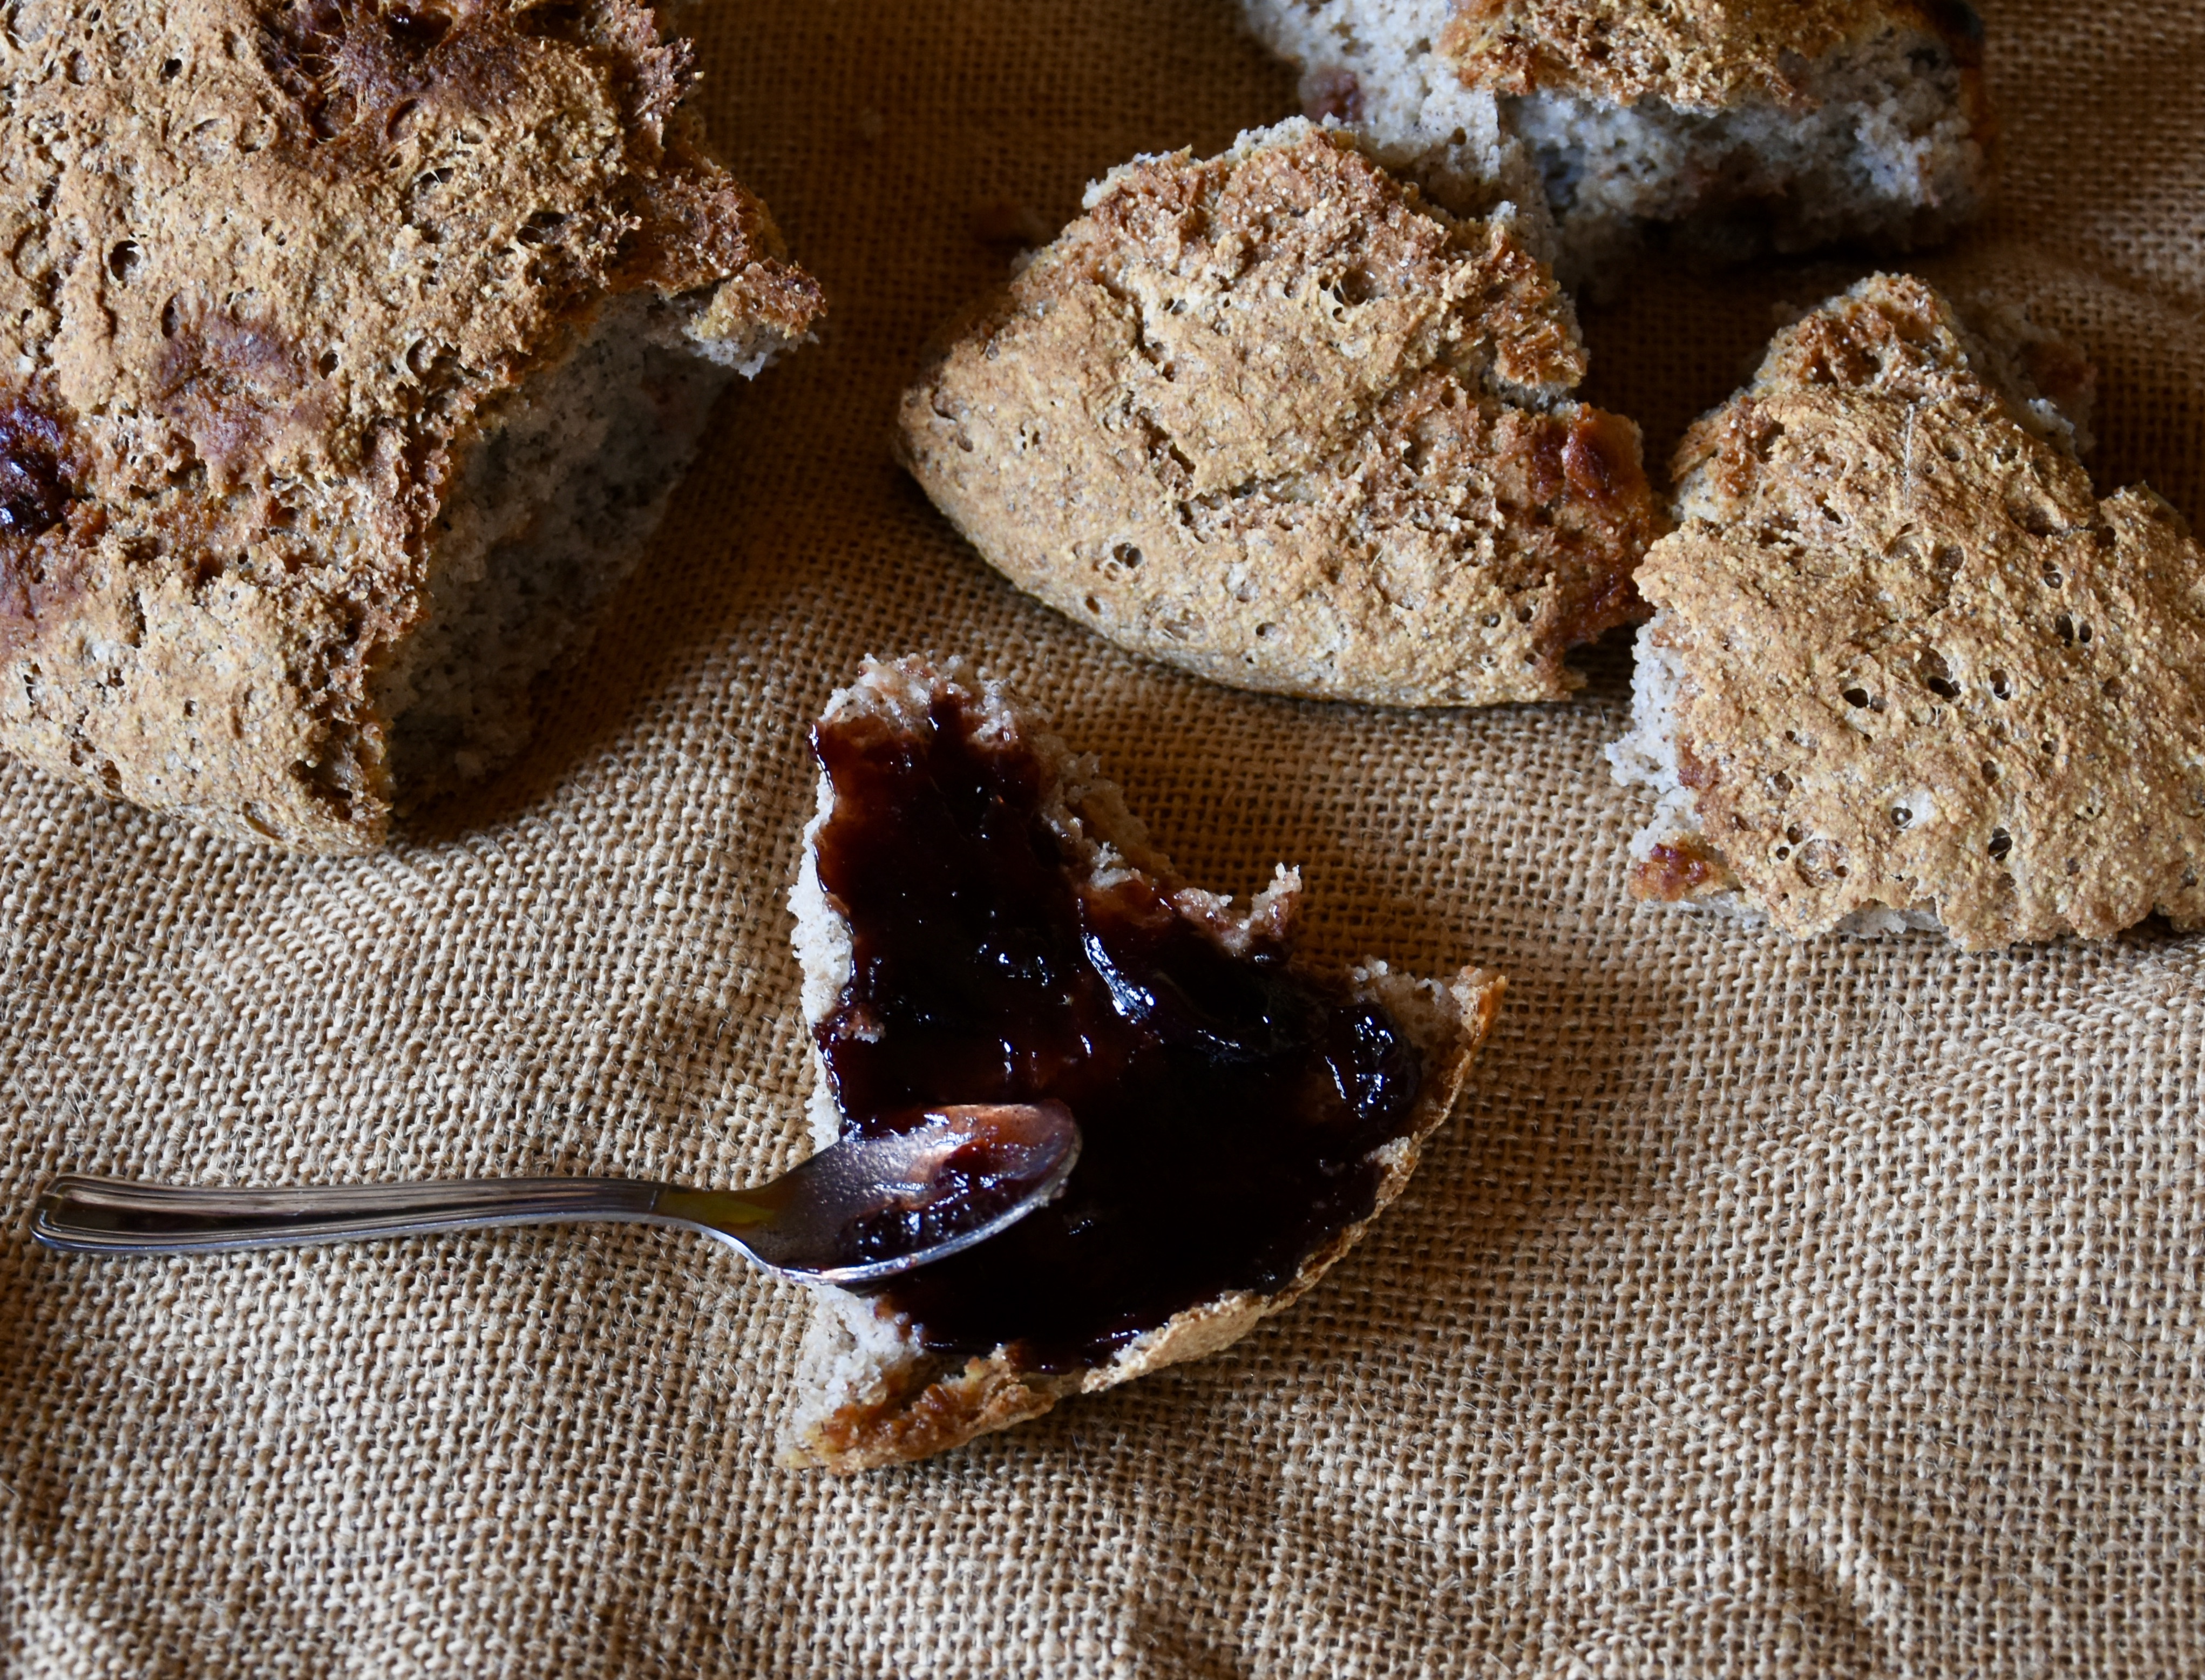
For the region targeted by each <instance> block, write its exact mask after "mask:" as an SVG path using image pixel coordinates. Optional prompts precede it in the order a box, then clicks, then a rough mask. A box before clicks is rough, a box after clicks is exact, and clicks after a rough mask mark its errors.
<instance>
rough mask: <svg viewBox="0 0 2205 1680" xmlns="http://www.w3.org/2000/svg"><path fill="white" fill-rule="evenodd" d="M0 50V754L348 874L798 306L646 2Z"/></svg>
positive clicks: (57, 30)
mask: <svg viewBox="0 0 2205 1680" xmlns="http://www.w3.org/2000/svg"><path fill="white" fill-rule="evenodd" d="M7 78H8V91H7V99H8V116H7V118H6V121H5V123H4V126H0V147H4V148H5V171H6V173H7V175H8V177H9V179H10V180H11V181H13V182H15V186H16V190H15V192H14V193H13V194H11V196H10V199H9V205H10V208H9V210H8V211H7V212H6V218H7V229H8V230H7V241H8V247H9V250H10V251H12V252H13V253H15V255H14V259H13V261H12V262H11V264H10V265H9V266H8V267H7V268H6V269H5V270H3V271H0V299H4V307H0V378H4V380H5V389H4V390H0V748H5V749H6V750H8V751H9V752H12V753H15V754H19V755H21V757H24V758H27V759H28V760H32V761H33V762H35V763H37V764H39V765H40V766H44V767H45V768H46V769H48V770H50V771H53V772H55V773H56V774H58V775H61V776H62V777H67V778H68V779H69V780H71V781H74V782H76V783H80V784H81V785H83V786H86V787H88V788H91V789H95V790H100V791H104V792H108V793H111V794H115V795H120V796H122V797H124V798H127V799H131V800H134V801H138V802H139V803H140V804H144V805H147V806H151V807H155V808H157V809H162V810H170V811H175V812H177V813H181V814H183V815H186V816H187V817H189V818H191V819H193V820H196V821H198V822H200V823H203V824H205V825H207V826H208V827H210V828H212V829H215V830H217V831H220V832H222V833H224V834H227V835H231V836H235V837H241V838H247V839H261V840H269V841H274V842H276V843H281V844H282V845H286V846H289V847H295V848H299V849H306V850H311V851H326V852H342V851H355V850H359V849H364V848H367V847H371V846H373V845H375V844H376V843H378V842H379V841H380V840H381V839H382V838H383V835H384V833H385V831H386V826H387V824H388V821H389V813H390V809H391V806H392V803H393V801H394V799H395V798H399V797H401V796H405V795H419V794H420V793H423V792H425V791H433V790H434V789H435V788H436V787H437V785H440V784H441V783H445V782H448V781H449V780H450V779H453V778H455V777H464V776H465V775H467V773H469V772H470V771H480V770H481V769H482V768H483V767H484V766H485V765H486V764H487V763H488V762H490V760H494V759H496V757H498V756H500V755H502V754H506V753H508V752H509V751H510V750H512V748H514V746H516V745H517V744H518V742H519V740H520V736H521V735H522V734H523V733H524V732H525V729H526V719H525V718H522V717H520V716H519V715H517V714H518V713H519V712H520V702H521V698H522V695H523V694H524V692H525V690H526V688H527V686H528V683H529V681H530V679H532V677H533V676H535V675H536V674H537V673H538V672H539V671H540V670H543V669H544V667H545V666H546V665H547V664H549V663H550V661H551V660H552V659H553V658H555V657H556V656H557V655H558V653H559V652H560V651H561V650H562V648H564V647H567V646H571V644H572V642H573V640H574V638H575V636H576V635H577V634H579V631H580V630H581V629H582V628H583V627H584V626H585V624H586V623H587V621H588V618H589V615H590V611H591V608H592V607H593V606H594V605H596V604H597V601H598V600H599V599H602V597H603V595H604V594H605V593H607V592H608V591H609V588H610V587H611V586H612V584H613V583H614V582H615V581H617V580H618V578H619V577H620V576H621V575H622V574H623V573H624V572H625V570H626V569H627V568H628V567H629V566H630V565H632V564H633V561H634V559H635V557H636V555H637V553H638V552H639V547H640V544H641V541H642V539H644V538H645V537H646V536H647V535H648V533H649V529H650V527H651V523H652V521H654V520H655V518H656V517H657V512H658V511H659V509H660V507H661V506H662V505H663V499H664V497H665V494H666V492H667V491H668V489H669V487H670V486H671V484H672V482H673V480H674V478H675V475H676V474H678V473H679V471H680V468H681V463H682V461H683V459H684V457H685V456H686V454H687V452H688V450H689V449H690V448H691V446H692V444H693V443H694V441H695V439H696V438H697V436H698V432H699V430H700V429H701V427H702V425H703V423H704V417H705V415H706V414H707V413H708V412H709V408H710V402H711V398H712V396H713V393H714V391H715V390H716V386H717V384H718V383H719V381H720V380H721V379H722V378H725V377H726V376H727V375H728V373H731V372H742V373H755V372H757V371H758V368H759V367H761V366H764V363H765V362H766V361H768V360H770V359H771V358H772V357H773V356H775V355H776V354H778V353H779V352H780V351H781V350H782V349H785V348H786V347H787V346H789V345H791V344H793V343H798V342H799V341H800V340H801V339H803V338H804V337H805V336H806V334H807V333H808V332H809V331H810V330H811V325H812V323H813V321H814V320H815V319H816V318H817V315H818V313H819V309H820V301H819V295H818V291H817V287H816V285H815V284H814V283H813V282H812V281H811V278H810V277H808V276H806V275H805V274H804V273H803V272H802V271H800V270H799V269H797V268H795V267H793V266H792V265H790V264H789V263H788V262H787V260H786V259H785V258H784V255H783V253H782V244H781V241H780V237H779V235H777V234H776V231H775V229H774V227H773V224H772V223H771V221H770V219H769V218H768V217H767V215H766V213H765V211H764V207H763V206H761V205H760V204H759V203H758V200H756V199H755V198H753V197H752V196H751V195H750V194H748V193H747V192H746V191H745V190H744V189H743V188H741V187H740V186H739V185H738V184H736V182H734V181H733V180H732V179H730V178H729V177H728V175H727V173H726V171H725V170H723V169H722V168H721V166H720V165H719V164H716V163H715V162H713V161H712V160H711V159H710V158H709V157H708V156H707V155H706V154H705V153H704V151H703V150H702V141H701V135H700V134H699V131H698V123H697V122H696V119H695V118H694V117H693V116H691V115H690V114H688V113H686V112H685V111H684V110H682V109H681V104H680V102H681V98H682V96H683V93H684V92H685V90H686V87H687V86H688V85H689V83H690V81H691V80H692V70H691V68H690V51H689V48H688V45H687V44H686V42H682V41H678V40H676V41H667V40H663V39H661V35H660V32H659V29H658V26H657V22H656V21H655V19H654V17H653V15H652V14H651V12H650V11H649V10H648V9H645V7H642V6H640V5H637V4H634V3H632V0H585V3H583V4H581V5H579V6H572V5H550V4H546V5H542V6H533V7H532V6H528V5H525V4H522V5H515V6H513V7H510V8H508V7H507V6H504V5H490V4H487V3H484V0H459V3H454V4H449V5H446V4H443V3H437V4H432V5H430V6H426V7H413V6H402V7H401V6H398V5H395V4H389V5H384V6H381V7H378V6H377V5H376V4H374V3H363V4H361V5H359V6H338V5H335V4H332V3H330V0H289V3H288V4H285V5H282V6H267V7H259V6H248V5H246V4H243V3H241V0H181V3H167V4H162V5H158V6H157V5H152V4H150V3H147V0H100V3H99V4H98V5H90V4H80V3H62V4H57V5H56V6H52V7H48V8H45V9H40V10H39V11H38V12H36V14H35V15H33V14H32V13H28V12H27V13H25V14H24V15H23V17H22V19H21V20H20V27H19V28H18V31H17V33H16V36H15V48H14V49H13V56H12V57H11V58H10V61H9V69H8V71H7ZM394 772H395V779H396V780H397V781H398V782H400V783H405V784H407V785H403V786H395V785H394Z"/></svg>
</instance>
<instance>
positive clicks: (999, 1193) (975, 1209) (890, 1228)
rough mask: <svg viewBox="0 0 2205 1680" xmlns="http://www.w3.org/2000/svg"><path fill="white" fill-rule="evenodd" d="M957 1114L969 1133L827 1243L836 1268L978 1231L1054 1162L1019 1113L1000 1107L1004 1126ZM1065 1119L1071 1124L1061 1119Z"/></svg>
mask: <svg viewBox="0 0 2205 1680" xmlns="http://www.w3.org/2000/svg"><path fill="white" fill-rule="evenodd" d="M957 1112H958V1113H960V1116H962V1122H961V1123H962V1125H963V1127H964V1129H966V1131H968V1132H969V1135H968V1136H967V1137H966V1140H965V1141H962V1142H959V1143H956V1144H955V1146H954V1147H950V1148H949V1149H948V1153H946V1154H944V1155H942V1157H941V1158H940V1159H938V1160H937V1161H936V1162H935V1163H934V1164H933V1165H932V1166H931V1167H930V1169H929V1171H927V1173H926V1177H925V1179H924V1182H923V1183H913V1184H906V1185H902V1186H900V1187H898V1188H896V1189H893V1190H889V1189H883V1193H882V1196H881V1200H880V1201H879V1203H878V1204H877V1206H872V1207H870V1208H867V1209H866V1210H865V1212H863V1213H860V1214H859V1215H858V1216H857V1217H856V1218H853V1219H852V1220H851V1221H850V1222H849V1223H848V1224H847V1225H845V1226H844V1227H843V1228H842V1231H841V1236H839V1237H838V1238H837V1239H836V1242H835V1263H836V1264H837V1265H838V1266H863V1265H866V1264H869V1263H872V1262H876V1261H880V1260H896V1259H900V1258H901V1257H902V1256H903V1255H906V1254H911V1253H912V1252H914V1251H915V1250H917V1249H920V1248H932V1247H933V1246H934V1245H935V1244H936V1243H938V1242H948V1241H949V1240H950V1239H951V1238H953V1237H958V1236H965V1235H966V1234H967V1233H968V1232H972V1231H977V1230H981V1229H982V1228H983V1227H984V1226H986V1225H988V1224H991V1223H993V1222H994V1221H995V1220H996V1219H998V1218H1001V1217H1002V1216H1003V1215H1004V1214H1005V1213H1007V1212H1009V1211H1010V1210H1011V1209H1012V1208H1013V1207H1014V1206H1017V1205H1018V1204H1019V1202H1021V1201H1023V1200H1025V1198H1026V1195H1027V1194H1028V1192H1030V1191H1034V1190H1038V1189H1040V1187H1041V1186H1042V1184H1043V1183H1044V1182H1045V1181H1046V1180H1047V1179H1048V1178H1049V1176H1050V1172H1051V1171H1052V1169H1053V1168H1054V1167H1055V1165H1056V1164H1057V1162H1058V1161H1059V1160H1060V1159H1061V1154H1060V1153H1058V1152H1055V1151H1052V1150H1050V1149H1049V1148H1047V1147H1035V1144H1036V1139H1035V1138H1034V1136H1032V1135H1030V1129H1026V1128H1022V1127H1021V1126H1020V1125H1019V1123H1018V1121H1019V1117H1020V1116H1022V1115H1023V1114H1024V1113H1025V1111H1023V1110H1017V1109H1013V1110H1009V1111H1004V1112H1005V1113H1006V1114H1007V1116H1008V1117H1009V1120H1010V1123H1008V1124H1003V1123H991V1116H992V1115H993V1114H994V1113H995V1112H996V1111H991V1110H982V1111H979V1112H978V1114H977V1115H974V1114H972V1113H970V1112H969V1111H957ZM1056 1112H1057V1113H1058V1114H1060V1115H1061V1114H1062V1111H1061V1110H1059V1111H1056ZM930 1120H931V1117H930V1116H929V1115H927V1114H925V1113H924V1112H922V1113H919V1114H916V1115H912V1116H908V1117H898V1118H897V1119H896V1120H894V1122H892V1123H893V1124H894V1125H895V1126H897V1127H905V1126H909V1127H912V1128H914V1129H918V1128H923V1127H924V1126H926V1125H927V1124H929V1123H930ZM1065 1123H1066V1124H1067V1126H1068V1125H1070V1124H1071V1123H1072V1122H1071V1121H1070V1120H1069V1117H1066V1119H1065Z"/></svg>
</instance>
